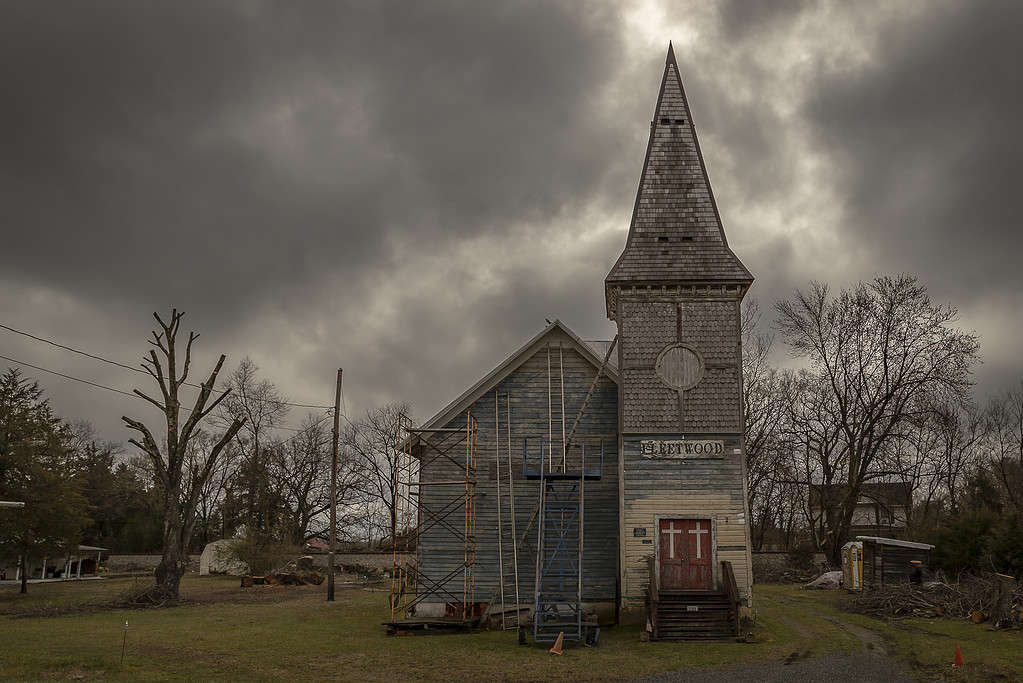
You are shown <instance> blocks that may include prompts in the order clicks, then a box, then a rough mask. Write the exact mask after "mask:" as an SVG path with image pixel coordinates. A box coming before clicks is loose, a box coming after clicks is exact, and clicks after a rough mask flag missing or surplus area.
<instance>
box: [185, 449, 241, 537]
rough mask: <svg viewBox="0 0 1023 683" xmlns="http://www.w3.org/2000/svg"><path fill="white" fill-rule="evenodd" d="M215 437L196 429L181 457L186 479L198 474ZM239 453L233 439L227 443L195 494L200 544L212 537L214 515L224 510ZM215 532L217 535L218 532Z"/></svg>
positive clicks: (235, 471)
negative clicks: (184, 454)
mask: <svg viewBox="0 0 1023 683" xmlns="http://www.w3.org/2000/svg"><path fill="white" fill-rule="evenodd" d="M217 441H218V439H217V438H216V437H214V436H213V435H210V434H207V433H206V432H203V431H199V432H197V433H196V435H195V438H193V439H192V442H191V443H190V444H189V447H188V455H187V458H186V460H185V470H186V472H187V475H186V478H188V479H192V478H194V477H197V476H199V475H200V473H201V471H202V468H203V466H204V463H205V462H206V461H207V460H208V459H209V453H210V450H211V449H212V448H213V447H214V446H215V445H216V444H217ZM239 460H240V456H239V453H238V448H237V446H236V445H235V444H234V442H231V443H228V444H227V446H225V447H224V450H223V451H222V452H221V454H220V457H219V458H217V459H216V461H215V464H214V466H213V469H212V470H211V472H210V475H209V477H207V478H206V480H205V482H203V483H202V484H201V485H200V486H199V496H198V499H197V505H196V514H197V516H198V518H197V520H196V523H197V525H198V527H199V529H200V531H201V533H202V535H201V537H200V540H201V541H202V543H203V544H205V543H208V542H209V541H211V540H213V539H212V538H211V537H210V532H211V530H212V529H213V524H214V521H215V517H216V516H217V515H218V513H219V514H220V516H221V517H222V516H223V514H224V512H225V510H224V500H225V497H226V494H227V490H228V486H229V484H230V482H231V479H232V477H234V476H235V475H236V473H237V471H238V463H239ZM218 535H219V534H218Z"/></svg>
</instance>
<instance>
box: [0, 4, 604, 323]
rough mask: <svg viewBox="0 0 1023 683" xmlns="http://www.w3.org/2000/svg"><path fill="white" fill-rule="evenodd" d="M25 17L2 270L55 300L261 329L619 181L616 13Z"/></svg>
mask: <svg viewBox="0 0 1023 683" xmlns="http://www.w3.org/2000/svg"><path fill="white" fill-rule="evenodd" d="M6 14H7V16H6V18H5V21H4V22H3V24H2V25H3V27H2V28H0V31H2V32H3V33H2V35H0V64H2V65H3V66H0V69H3V72H0V77H2V78H3V80H4V82H5V83H6V84H7V86H6V90H7V92H6V93H5V102H6V104H5V106H4V107H3V110H2V112H0V129H2V130H3V131H4V135H5V138H8V144H5V150H6V152H7V153H5V154H4V155H3V159H2V160H0V174H2V177H3V178H4V186H5V191H4V196H3V200H4V205H5V212H6V214H7V222H8V225H9V226H11V229H9V230H8V233H9V234H8V235H7V240H6V248H5V249H4V252H3V253H4V255H3V257H2V259H3V262H2V265H3V267H4V269H5V270H7V271H8V272H11V271H17V272H20V274H21V275H22V276H23V277H26V278H37V279H38V280H39V281H41V282H46V283H48V284H51V285H52V284H57V283H63V284H65V285H66V286H71V285H73V286H74V287H75V288H76V289H77V290H78V291H82V290H83V289H84V290H91V291H92V292H93V293H94V294H95V295H102V296H115V297H124V296H125V295H130V296H134V297H137V299H138V300H140V301H143V302H147V303H148V302H153V301H168V300H173V301H175V302H179V303H181V304H182V305H199V304H200V303H202V304H203V305H205V303H208V302H209V303H213V305H215V306H217V307H222V308H224V309H225V310H234V311H241V310H242V309H243V307H244V306H245V305H246V304H248V303H250V302H251V301H252V300H255V299H259V298H260V297H264V296H273V295H274V294H273V292H274V291H276V290H279V288H282V287H283V288H297V289H299V290H301V289H302V288H303V287H304V286H307V285H308V284H309V283H310V282H311V281H312V280H313V279H315V276H316V275H317V274H319V273H320V272H322V271H324V270H331V269H345V270H346V272H347V273H348V278H349V280H350V281H351V282H353V283H355V282H357V281H358V280H359V279H360V277H366V276H369V275H370V274H372V273H373V272H377V273H379V272H380V270H381V269H382V268H386V267H387V266H388V265H389V263H388V258H389V253H390V249H389V242H390V241H391V240H397V239H404V238H405V237H406V235H409V236H411V237H414V238H423V239H435V238H438V237H440V236H450V235H452V234H462V235H478V234H480V233H484V232H486V231H489V230H494V229H500V226H501V225H502V222H503V221H505V220H507V218H508V217H509V216H510V215H515V216H523V215H531V216H533V217H535V218H536V219H542V218H543V217H544V216H546V215H548V214H550V213H551V212H552V211H555V210H557V209H558V208H559V207H561V206H563V205H564V204H565V203H567V202H572V201H575V200H576V199H578V197H579V195H580V194H581V193H589V192H591V191H592V190H593V188H594V186H595V185H598V184H599V183H600V182H601V181H602V178H603V177H604V176H605V175H606V174H607V172H608V165H607V164H606V163H605V158H604V157H603V155H604V154H606V153H607V148H606V145H605V144H604V141H605V140H606V138H607V137H608V136H607V125H608V123H609V119H607V118H603V117H600V116H593V115H592V103H591V102H590V100H591V98H594V99H595V98H597V97H599V96H600V94H601V86H602V79H603V78H604V76H605V74H606V72H608V71H610V70H611V64H612V61H613V60H614V59H615V55H616V54H617V53H618V52H619V49H618V45H619V41H620V35H619V34H618V33H616V32H615V31H614V30H613V28H614V26H613V23H612V19H613V15H611V14H609V13H608V12H607V11H605V10H602V9H601V8H599V7H592V8H591V9H590V11H586V12H578V11H573V10H572V8H570V7H568V6H561V7H559V6H549V5H546V4H539V3H517V4H511V5H502V8H501V10H500V11H489V10H487V9H486V6H485V5H481V4H475V3H469V4H455V3H441V4H436V3H430V4H420V3H400V4H397V3H395V4H390V5H376V4H369V3H351V4H350V5H341V4H318V5H314V4H309V3H303V4H297V3H281V4H267V3H198V4H195V3H163V4H150V3H146V4H134V3H115V4H105V5H104V4H100V5H96V4H88V5H81V4H79V5H76V4H69V5H66V6H63V7H62V8H61V11H60V12H54V11H50V10H49V9H47V8H45V7H44V6H41V5H35V4H29V3H24V4H20V5H14V6H12V7H9V11H7V12H6ZM55 238H56V239H55ZM42 254H46V255H47V258H46V259H40V258H39V256H40V255H42ZM185 273H187V274H185ZM182 275H184V276H183V277H182ZM125 282H131V283H132V286H131V288H130V292H126V291H125V287H124V283H125Z"/></svg>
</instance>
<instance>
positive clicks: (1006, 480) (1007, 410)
mask: <svg viewBox="0 0 1023 683" xmlns="http://www.w3.org/2000/svg"><path fill="white" fill-rule="evenodd" d="M987 416H988V428H989V432H988V433H989V437H990V442H991V443H990V452H991V458H992V461H993V462H992V468H993V469H994V471H995V474H996V476H997V478H998V482H999V484H1000V485H1001V488H1002V491H1003V495H1004V496H1005V499H1006V501H1007V502H1008V503H1009V504H1010V505H1012V507H1013V508H1015V509H1016V511H1017V512H1023V381H1021V382H1020V384H1019V386H1018V387H1017V388H1016V389H1015V390H1014V391H1010V392H1008V393H1006V394H1005V395H1003V396H1000V397H998V398H996V399H993V400H992V401H991V404H990V405H989V407H988V409H987Z"/></svg>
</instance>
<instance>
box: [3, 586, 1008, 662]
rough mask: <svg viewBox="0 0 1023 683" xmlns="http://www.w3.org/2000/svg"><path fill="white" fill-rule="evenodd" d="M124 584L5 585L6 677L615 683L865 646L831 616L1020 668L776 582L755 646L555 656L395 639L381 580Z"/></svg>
mask: <svg viewBox="0 0 1023 683" xmlns="http://www.w3.org/2000/svg"><path fill="white" fill-rule="evenodd" d="M131 585H132V580H131V579H110V580H103V581H92V582H81V583H68V584H61V583H54V584H34V585H30V586H29V595H28V596H20V595H18V594H17V589H16V588H15V587H6V586H5V587H3V588H0V615H3V616H0V629H2V631H3V636H2V638H3V641H2V642H3V647H2V648H0V677H3V678H5V679H17V680H24V679H32V680H34V679H45V678H61V679H68V678H83V677H84V678H85V679H93V678H105V679H114V680H117V679H148V680H165V679H234V680H237V679H245V680H252V679H281V678H308V679H315V678H328V677H329V678H338V679H342V680H395V679H396V678H398V679H407V678H412V677H416V678H424V679H428V680H453V679H454V680H468V679H472V680H481V679H482V680H495V679H496V680H542V679H544V680H546V679H551V678H554V677H560V678H569V679H571V678H576V679H578V678H585V679H587V680H621V679H628V678H633V677H636V676H641V675H644V674H652V673H658V672H662V671H668V670H672V669H679V668H682V667H688V666H705V667H706V666H710V667H727V666H737V665H742V664H751V663H756V662H758V661H778V660H781V659H785V658H786V657H791V656H792V655H793V654H794V653H795V654H797V655H798V656H800V657H802V656H813V655H815V654H820V653H825V652H858V651H862V650H863V648H864V645H863V641H862V638H860V637H858V636H856V635H854V634H853V633H850V632H849V630H848V629H846V628H843V627H841V626H840V625H838V624H836V623H833V622H832V621H829V620H828V618H827V617H829V616H832V615H841V617H842V618H843V619H848V620H849V621H850V622H853V623H856V624H860V623H862V624H863V625H864V626H865V627H866V628H867V629H871V630H872V631H876V632H877V633H878V634H880V636H881V637H883V638H884V639H885V642H887V643H890V644H891V647H892V648H893V649H894V650H895V651H897V652H898V653H899V654H900V655H903V656H904V657H905V660H906V661H908V662H914V663H917V664H919V665H920V666H921V667H923V669H922V670H927V669H928V668H929V667H930V666H932V665H935V666H936V665H938V664H941V663H944V666H943V668H942V671H944V669H947V664H948V663H950V662H951V657H952V652H953V651H954V649H955V643H956V642H959V643H960V644H961V645H962V647H963V652H964V655H965V656H966V657H967V661H968V663H973V662H976V663H977V665H978V666H979V665H980V663H982V662H983V666H984V667H985V671H990V672H999V671H1009V672H1011V671H1013V670H1023V661H1020V657H1021V656H1023V655H1020V653H1019V651H1020V650H1023V647H1021V646H1023V639H1021V637H1020V634H1019V633H1011V634H1006V633H989V632H987V631H986V630H985V629H984V627H983V626H974V625H972V624H959V623H953V622H933V621H931V622H928V621H922V620H914V621H911V622H904V624H903V627H905V626H910V627H911V629H910V630H905V628H895V627H893V626H890V625H887V624H885V623H883V622H880V621H877V620H873V619H869V618H867V617H860V616H858V615H845V614H843V613H842V612H840V611H839V609H838V605H837V599H838V598H839V596H837V595H835V594H822V593H807V592H805V591H799V590H797V589H795V588H792V587H783V586H758V587H757V598H758V614H757V618H758V624H757V626H756V628H755V634H756V640H757V642H755V643H753V644H741V643H640V642H639V629H638V628H614V629H603V630H602V631H601V635H600V646H599V647H597V648H579V647H573V648H569V649H566V651H565V654H564V655H563V656H561V657H554V656H551V655H549V654H548V653H547V652H546V650H545V649H544V648H541V647H534V646H529V647H520V646H518V645H517V644H516V637H515V633H514V632H510V631H509V632H481V633H473V634H457V635H438V636H415V637H393V636H391V637H389V636H387V635H385V632H384V627H383V626H381V622H382V621H383V620H384V619H385V618H386V617H387V610H386V604H387V594H386V593H385V592H383V591H381V590H367V589H364V588H362V587H353V588H343V589H342V588H340V586H339V590H338V594H337V601H336V602H334V603H332V604H329V603H327V602H326V601H325V599H324V598H325V587H324V586H319V587H313V586H307V587H306V586H304V587H294V586H273V587H254V588H249V589H241V588H239V587H238V581H237V579H233V578H221V577H211V578H198V577H186V579H185V581H184V583H183V588H182V595H183V597H184V598H185V599H186V601H187V604H185V605H183V606H179V607H173V608H166V609H148V610H123V609H109V608H106V607H103V606H102V605H104V603H109V602H110V601H111V600H113V599H115V598H116V596H118V595H119V594H120V593H122V592H123V591H124V590H126V589H127V588H129V587H131ZM125 619H127V620H128V631H127V635H128V637H127V654H126V656H125V660H124V666H123V667H122V666H121V665H120V656H121V642H122V637H123V635H124V622H125ZM918 631H919V632H918ZM960 638H962V641H960V640H959V639H960ZM950 644H951V645H950ZM1010 650H1013V651H1012V652H1010ZM974 670H975V671H976V670H978V669H974ZM931 678H933V675H932V676H931Z"/></svg>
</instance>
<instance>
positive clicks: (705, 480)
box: [617, 288, 753, 609]
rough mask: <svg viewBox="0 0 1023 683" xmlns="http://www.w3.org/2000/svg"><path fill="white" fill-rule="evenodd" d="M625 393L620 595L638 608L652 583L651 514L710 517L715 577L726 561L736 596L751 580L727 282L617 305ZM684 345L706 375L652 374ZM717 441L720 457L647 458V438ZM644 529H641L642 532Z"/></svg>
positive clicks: (637, 295) (734, 302)
mask: <svg viewBox="0 0 1023 683" xmlns="http://www.w3.org/2000/svg"><path fill="white" fill-rule="evenodd" d="M617 319H618V323H619V330H620V335H621V336H620V339H621V346H620V347H619V365H620V371H621V377H622V395H623V405H622V412H623V416H624V417H623V428H622V432H623V439H622V452H623V456H622V461H621V462H622V471H621V473H620V474H621V476H622V503H621V504H622V512H621V517H622V529H621V534H622V557H621V564H622V572H623V577H622V600H623V608H625V609H628V608H629V607H633V606H636V605H638V604H640V603H641V602H642V601H643V599H644V593H645V591H646V589H647V586H648V584H649V571H648V568H647V562H646V558H647V557H648V556H650V555H654V554H655V548H656V546H657V542H658V539H657V535H658V530H657V518H658V517H679V518H704V519H707V518H709V519H711V520H712V526H713V533H714V538H713V542H714V552H715V557H714V572H715V582H716V583H720V576H719V574H720V564H719V563H720V562H721V561H722V560H729V561H731V563H732V567H733V570H734V571H735V579H736V583H737V584H738V587H739V590H740V592H741V593H742V594H743V595H744V596H746V597H747V598H749V597H750V595H751V594H750V587H751V585H752V583H753V574H752V560H751V554H750V549H749V529H748V526H747V512H746V481H745V470H744V455H743V443H742V433H741V432H742V392H741V364H740V340H739V326H738V321H739V301H738V298H737V295H732V294H730V293H729V292H727V291H726V290H725V289H723V288H718V289H713V288H708V289H707V290H706V292H705V293H703V294H696V293H693V294H691V295H683V294H682V290H679V293H676V294H669V293H666V292H660V291H658V290H656V289H653V290H649V291H648V290H637V291H631V292H628V293H624V292H623V294H622V295H621V297H620V299H619V301H618V316H617ZM675 344H684V345H685V346H686V347H687V348H690V349H692V350H694V351H695V352H696V353H697V354H699V356H700V358H701V359H702V363H703V364H704V375H703V379H702V381H701V382H700V383H699V384H697V385H696V386H695V387H694V388H693V389H691V390H688V391H685V393H684V396H683V397H682V398H681V400H680V397H679V392H678V391H676V390H674V389H672V388H670V387H669V386H668V385H667V384H666V383H665V382H664V381H662V379H661V378H660V377H658V376H657V374H656V369H655V363H656V359H657V358H658V356H659V354H661V353H662V352H663V351H664V350H665V349H667V348H671V347H672V346H673V345H675ZM694 438H699V439H714V440H722V441H723V442H724V446H725V448H724V457H722V458H716V459H715V458H687V459H667V458H651V459H648V458H644V457H643V456H642V455H641V453H640V442H641V441H643V440H644V439H656V440H676V439H678V440H681V439H694ZM639 534H645V535H639Z"/></svg>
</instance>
